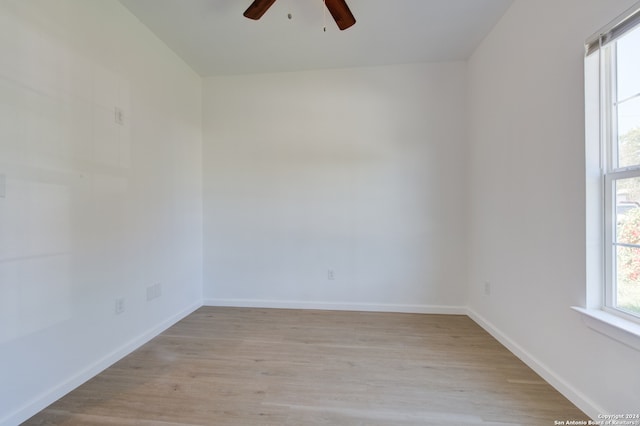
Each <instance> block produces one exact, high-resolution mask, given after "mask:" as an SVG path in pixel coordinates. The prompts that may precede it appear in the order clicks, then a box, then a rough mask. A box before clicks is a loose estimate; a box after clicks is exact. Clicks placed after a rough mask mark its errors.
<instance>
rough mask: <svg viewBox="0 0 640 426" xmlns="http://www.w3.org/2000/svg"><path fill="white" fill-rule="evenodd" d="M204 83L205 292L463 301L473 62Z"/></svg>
mask: <svg viewBox="0 0 640 426" xmlns="http://www.w3.org/2000/svg"><path fill="white" fill-rule="evenodd" d="M204 87H205V89H204V120H203V124H204V135H203V145H204V149H203V151H204V217H205V233H204V253H205V255H204V256H205V262H204V265H205V268H204V297H205V303H210V304H227V305H258V306H288V307H294V306H295V307H322V308H345V309H346V308H350V309H373V310H376V309H380V310H400V311H402V310H409V311H422V312H431V311H447V312H450V311H452V310H451V308H452V307H454V308H455V307H458V306H463V305H464V303H465V300H464V293H465V288H464V282H465V281H466V272H465V268H466V266H465V265H466V248H465V247H466V246H465V232H466V230H465V220H466V214H467V212H466V197H465V194H466V151H467V146H466V119H467V117H466V64H465V63H462V62H459V63H443V64H432V65H399V66H386V67H375V68H361V69H342V70H322V71H309V72H295V73H281V74H268V75H244V76H232V77H211V78H208V79H205V84H204ZM328 269H332V270H334V271H335V280H328V279H327V278H328V277H327V271H328Z"/></svg>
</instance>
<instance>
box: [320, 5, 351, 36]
mask: <svg viewBox="0 0 640 426" xmlns="http://www.w3.org/2000/svg"><path fill="white" fill-rule="evenodd" d="M324 3H325V5H326V6H327V9H329V12H331V16H333V19H334V20H335V21H336V24H338V28H340V30H346V29H347V28H349V27H350V26H352V25H353V24H355V23H356V18H354V17H353V13H351V10H350V9H349V6H347V2H346V1H345V0H324Z"/></svg>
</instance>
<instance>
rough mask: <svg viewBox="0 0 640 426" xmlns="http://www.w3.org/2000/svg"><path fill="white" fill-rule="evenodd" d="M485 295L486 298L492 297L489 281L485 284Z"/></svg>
mask: <svg viewBox="0 0 640 426" xmlns="http://www.w3.org/2000/svg"><path fill="white" fill-rule="evenodd" d="M484 295H485V296H490V295H491V283H490V282H489V281H485V282H484Z"/></svg>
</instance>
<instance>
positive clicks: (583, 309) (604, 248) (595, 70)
mask: <svg viewBox="0 0 640 426" xmlns="http://www.w3.org/2000/svg"><path fill="white" fill-rule="evenodd" d="M636 28H640V2H637V3H636V4H635V5H634V6H633V7H631V8H630V9H628V10H627V11H625V12H624V13H623V14H621V15H620V16H619V17H618V18H616V19H615V20H614V21H612V22H611V23H610V24H608V25H607V26H605V27H603V28H602V29H601V30H600V31H598V32H597V33H596V34H594V35H593V36H592V37H590V38H589V39H587V41H586V43H585V62H584V64H585V75H584V77H585V80H584V83H585V185H586V194H585V195H586V234H585V237H586V240H585V242H586V279H587V286H586V297H585V300H584V305H583V306H573V307H572V308H573V309H574V310H576V311H578V312H579V313H580V314H582V318H583V320H584V322H585V324H586V325H587V326H589V327H591V328H592V329H594V330H596V331H598V332H600V333H603V334H605V335H607V336H609V337H611V338H613V339H616V340H618V341H620V342H622V343H624V344H626V345H628V346H630V347H632V348H635V349H637V350H638V351H640V314H639V315H636V314H635V313H630V312H628V311H626V310H622V309H619V308H617V307H616V296H617V294H616V289H615V281H616V279H617V276H616V269H615V266H616V265H615V261H616V253H615V250H616V244H615V243H616V241H615V238H616V232H617V229H616V225H617V206H616V201H617V200H616V193H615V183H616V182H617V181H618V180H620V179H623V178H627V177H640V165H635V166H633V167H618V157H617V152H616V150H617V149H618V135H617V133H616V132H617V127H618V123H617V99H615V98H616V96H617V84H616V81H615V80H616V76H617V70H616V69H615V65H614V64H617V57H616V53H617V52H616V48H615V46H616V40H618V39H619V38H620V37H622V36H623V35H624V34H626V33H628V32H629V31H631V30H634V29H636ZM614 166H615V167H614Z"/></svg>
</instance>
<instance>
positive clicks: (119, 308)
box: [115, 297, 124, 315]
mask: <svg viewBox="0 0 640 426" xmlns="http://www.w3.org/2000/svg"><path fill="white" fill-rule="evenodd" d="M115 312H116V315H120V314H121V313H123V312H124V297H119V298H117V299H116V306H115Z"/></svg>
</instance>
